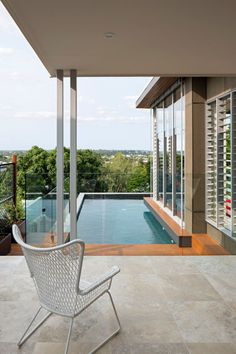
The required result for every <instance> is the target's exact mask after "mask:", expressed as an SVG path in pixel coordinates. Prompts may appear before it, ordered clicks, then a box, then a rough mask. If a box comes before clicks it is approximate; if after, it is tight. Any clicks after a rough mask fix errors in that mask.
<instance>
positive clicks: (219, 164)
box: [206, 92, 236, 236]
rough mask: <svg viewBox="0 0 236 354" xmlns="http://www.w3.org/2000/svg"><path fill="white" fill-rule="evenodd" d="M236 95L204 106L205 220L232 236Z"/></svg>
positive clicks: (235, 174) (235, 182)
mask: <svg viewBox="0 0 236 354" xmlns="http://www.w3.org/2000/svg"><path fill="white" fill-rule="evenodd" d="M235 109H236V94H235V92H231V93H230V94H228V95H225V96H223V97H219V98H217V99H216V100H214V101H211V102H209V103H207V117H206V171H207V174H206V183H207V185H206V190H207V192H206V218H207V221H210V222H213V223H214V225H215V226H216V227H218V228H219V229H221V230H222V229H223V230H227V231H229V232H230V234H231V235H232V236H234V235H235V226H236V219H235V199H236V190H235V187H236V170H235V157H236V155H235V152H236V149H235V147H236V129H235V128H236V124H235V119H236V117H235V115H236V111H235Z"/></svg>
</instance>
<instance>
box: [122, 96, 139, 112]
mask: <svg viewBox="0 0 236 354" xmlns="http://www.w3.org/2000/svg"><path fill="white" fill-rule="evenodd" d="M137 98H138V96H124V97H123V99H124V100H125V101H126V102H127V105H128V107H129V108H132V109H133V108H135V102H136V100H137Z"/></svg>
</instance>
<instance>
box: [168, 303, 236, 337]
mask: <svg viewBox="0 0 236 354" xmlns="http://www.w3.org/2000/svg"><path fill="white" fill-rule="evenodd" d="M169 307H170V309H171V311H172V313H173V315H174V318H175V320H176V323H177V325H178V328H179V329H180V331H181V334H182V336H183V338H184V342H186V343H236V336H235V333H236V313H235V312H234V311H232V308H231V307H230V306H229V305H227V304H226V303H225V302H224V301H222V302H220V301H185V302H181V303H180V302H170V303H169Z"/></svg>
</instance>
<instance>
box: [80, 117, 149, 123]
mask: <svg viewBox="0 0 236 354" xmlns="http://www.w3.org/2000/svg"><path fill="white" fill-rule="evenodd" d="M78 121H79V122H84V123H92V122H97V123H99V122H101V123H102V122H117V123H145V122H149V120H148V119H147V117H145V116H116V117H112V116H111V117H108V116H107V117H105V116H102V117H95V116H88V117H86V116H84V117H79V116H78Z"/></svg>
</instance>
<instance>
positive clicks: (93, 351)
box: [89, 291, 121, 354]
mask: <svg viewBox="0 0 236 354" xmlns="http://www.w3.org/2000/svg"><path fill="white" fill-rule="evenodd" d="M107 294H108V295H109V298H110V300H111V304H112V307H113V310H114V313H115V317H116V320H117V323H118V328H117V329H116V330H115V331H114V332H113V333H112V334H111V335H110V336H109V337H107V338H106V339H104V341H103V342H101V343H100V344H98V346H96V347H95V348H94V349H93V350H92V351H91V352H89V354H93V353H95V352H96V351H97V350H98V349H100V348H101V347H102V346H103V345H105V344H106V343H107V342H108V341H109V340H110V339H112V338H113V337H115V336H116V335H117V334H118V333H119V332H120V330H121V324H120V320H119V317H118V314H117V311H116V308H115V304H114V301H113V298H112V296H111V293H110V291H108V292H107Z"/></svg>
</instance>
